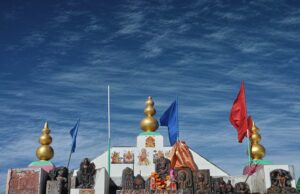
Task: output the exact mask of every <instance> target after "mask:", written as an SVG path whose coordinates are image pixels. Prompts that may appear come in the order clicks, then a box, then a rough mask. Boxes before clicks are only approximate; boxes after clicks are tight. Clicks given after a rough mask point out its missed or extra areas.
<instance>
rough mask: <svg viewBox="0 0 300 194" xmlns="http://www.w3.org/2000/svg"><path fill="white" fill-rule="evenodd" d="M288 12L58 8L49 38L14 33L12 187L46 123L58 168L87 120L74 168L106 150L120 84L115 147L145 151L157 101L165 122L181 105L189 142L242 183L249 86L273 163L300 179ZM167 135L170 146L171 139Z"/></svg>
mask: <svg viewBox="0 0 300 194" xmlns="http://www.w3.org/2000/svg"><path fill="white" fill-rule="evenodd" d="M270 5H272V6H270ZM280 5H281V6H284V7H285V8H286V9H287V10H290V12H288V11H284V14H277V12H278V10H280V9H279V6H278V5H274V4H271V3H269V2H265V1H264V2H249V3H248V2H241V3H240V4H236V5H235V7H234V8H235V9H234V10H233V8H232V6H230V4H227V3H223V2H221V1H219V2H218V3H216V4H214V3H211V2H210V1H198V2H195V3H184V5H181V4H180V3H179V4H178V3H175V2H173V1H160V2H148V1H128V2H122V3H120V4H119V5H117V6H109V5H106V4H99V5H98V4H93V6H91V5H90V4H88V3H87V4H86V5H85V6H82V4H81V3H76V2H74V3H71V4H68V3H66V4H64V3H63V4H58V5H56V4H55V5H51V6H54V7H55V8H56V9H53V10H55V11H53V12H52V11H51V10H50V12H51V13H49V15H45V16H44V15H41V21H43V22H41V21H37V25H39V27H38V28H35V27H34V25H33V27H32V28H26V27H24V29H22V30H21V32H22V33H17V31H16V30H11V31H9V32H6V33H7V34H8V33H11V36H12V37H11V38H6V39H2V40H3V45H4V47H3V48H6V49H5V50H4V49H3V55H1V57H3V60H2V62H1V66H0V69H1V73H0V81H1V86H0V114H1V115H2V116H1V118H0V137H1V141H0V149H1V152H0V158H2V160H0V163H1V164H3V166H1V170H0V175H3V176H0V179H1V180H0V182H1V183H4V182H5V176H4V175H5V173H6V171H7V168H10V167H25V166H27V165H28V164H29V163H30V162H32V161H33V160H36V158H35V155H34V153H35V149H36V148H37V147H38V142H37V140H38V138H39V135H40V133H41V128H42V126H43V123H44V122H45V121H46V120H48V121H49V124H50V128H51V130H52V132H51V135H52V137H53V144H52V145H53V148H54V149H55V158H54V159H53V161H54V162H55V163H56V165H58V166H60V165H65V164H66V160H67V158H66V157H65V156H66V154H68V153H69V151H70V150H69V148H70V136H69V130H70V129H71V128H72V127H73V126H74V124H75V122H76V120H77V118H81V124H80V131H79V135H78V141H77V142H78V147H77V151H76V153H75V154H74V155H73V156H72V162H71V168H77V167H78V165H79V161H80V160H81V159H82V158H83V157H90V158H95V157H96V156H98V155H99V154H101V153H102V152H103V151H105V149H106V142H107V126H106V125H107V123H106V120H107V118H106V117H107V116H106V115H107V104H106V102H107V99H106V98H107V94H106V90H107V85H108V84H110V86H111V103H112V104H111V108H112V115H111V116H112V117H111V119H112V144H113V145H114V146H119V145H130V146H134V145H135V141H136V135H138V134H139V133H140V132H141V129H140V128H139V122H140V120H141V119H142V118H143V117H144V114H143V110H144V107H145V104H144V101H145V100H146V98H147V97H148V96H153V98H154V100H155V107H156V110H157V114H156V118H159V117H160V116H161V114H162V113H163V111H164V110H165V109H166V108H167V107H168V106H169V105H170V103H171V102H172V101H173V100H174V99H175V98H176V96H179V100H180V107H179V116H180V138H181V139H183V140H185V141H186V142H187V143H188V145H189V146H190V147H191V148H192V149H193V150H195V151H196V152H199V153H200V154H201V155H203V156H204V157H206V158H208V159H210V160H211V161H212V162H213V163H216V164H217V165H218V166H220V167H221V168H223V169H225V170H226V171H228V172H229V173H230V174H232V175H237V174H241V172H242V168H243V166H244V165H245V163H246V162H247V156H246V154H245V152H246V147H247V145H246V142H244V143H243V144H238V143H237V140H236V130H235V129H234V128H233V127H232V126H231V125H230V123H229V121H228V114H229V111H230V108H231V105H232V103H233V100H234V99H235V97H236V94H237V92H238V89H239V87H240V82H241V80H245V83H246V96H247V108H248V113H249V114H251V115H252V116H253V118H254V120H255V122H256V123H257V126H258V127H259V128H260V129H261V134H262V144H263V145H264V146H265V147H266V150H267V156H266V159H270V160H272V161H273V162H274V164H278V163H283V162H285V161H288V162H289V164H294V165H295V169H296V175H298V176H299V173H300V163H299V160H298V159H297V158H296V155H297V150H299V146H298V145H299V139H298V138H295V137H297V136H299V133H298V131H299V130H298V126H299V124H300V123H299V119H298V115H299V111H300V106H299V101H300V99H299V96H300V94H299V91H300V88H299V86H298V85H299V84H297V83H299V82H300V80H299V73H300V68H299V65H298V63H299V57H297V56H298V52H299V48H298V45H297V44H296V43H297V42H298V40H299V33H298V27H297V24H298V23H297V22H296V18H297V16H298V15H297V14H298V13H297V12H296V11H295V10H294V9H293V8H292V7H291V6H290V5H287V4H285V3H283V4H280ZM89 6H91V7H89ZM97 6H98V7H97ZM106 6H108V7H107V9H105V8H106ZM273 6H274V7H273ZM92 7H93V8H92ZM96 8H97V9H96ZM98 8H99V9H98ZM254 8H255V9H254ZM99 10H101V11H99ZM41 13H43V12H41ZM47 13H48V12H47ZM19 19H20V18H18V19H17V20H15V22H16V25H21V24H20V23H17V22H18V20H19ZM25 19H28V18H25ZM21 21H23V20H22V19H21ZM1 32H3V31H1ZM15 33H16V34H15ZM2 37H7V36H2ZM159 132H160V133H162V134H163V135H164V137H165V144H166V145H169V143H168V138H167V137H168V135H167V128H165V127H160V128H159ZM279 140H280V141H279ZM11 142H14V143H13V144H11ZM11 153H14V154H11ZM1 154H2V155H1ZM25 154H26V155H25ZM4 156H5V157H4ZM279 156H280V157H281V156H282V157H283V158H284V161H283V159H282V158H280V157H279ZM16 158H17V159H16ZM237 166H239V167H240V168H237ZM1 190H4V185H3V184H1Z"/></svg>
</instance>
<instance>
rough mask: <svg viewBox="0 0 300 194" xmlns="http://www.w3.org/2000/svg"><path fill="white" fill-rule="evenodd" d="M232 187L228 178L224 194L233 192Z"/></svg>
mask: <svg viewBox="0 0 300 194" xmlns="http://www.w3.org/2000/svg"><path fill="white" fill-rule="evenodd" d="M233 192H234V188H233V186H232V184H231V180H228V181H227V183H226V194H233Z"/></svg>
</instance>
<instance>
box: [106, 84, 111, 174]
mask: <svg viewBox="0 0 300 194" xmlns="http://www.w3.org/2000/svg"><path fill="white" fill-rule="evenodd" d="M107 125H108V134H107V135H108V142H107V172H108V176H109V177H110V143H111V141H110V90H109V85H108V86H107Z"/></svg>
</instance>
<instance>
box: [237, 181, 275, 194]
mask: <svg viewBox="0 0 300 194" xmlns="http://www.w3.org/2000/svg"><path fill="white" fill-rule="evenodd" d="M235 194H250V188H249V185H248V184H247V183H245V182H239V183H236V184H235ZM277 194H278V193H277Z"/></svg>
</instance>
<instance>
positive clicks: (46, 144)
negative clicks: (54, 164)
mask: <svg viewBox="0 0 300 194" xmlns="http://www.w3.org/2000/svg"><path fill="white" fill-rule="evenodd" d="M39 143H40V144H41V146H40V147H38V149H37V150H36V156H37V158H38V159H40V160H50V159H51V158H52V157H53V156H54V150H53V148H52V147H51V146H50V144H51V143H52V137H51V136H50V129H49V127H48V122H45V125H44V128H43V129H42V135H41V136H40V138H39Z"/></svg>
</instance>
